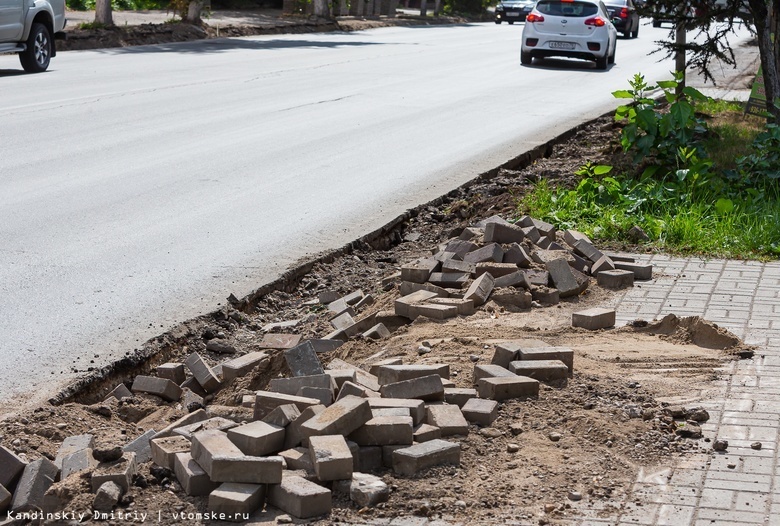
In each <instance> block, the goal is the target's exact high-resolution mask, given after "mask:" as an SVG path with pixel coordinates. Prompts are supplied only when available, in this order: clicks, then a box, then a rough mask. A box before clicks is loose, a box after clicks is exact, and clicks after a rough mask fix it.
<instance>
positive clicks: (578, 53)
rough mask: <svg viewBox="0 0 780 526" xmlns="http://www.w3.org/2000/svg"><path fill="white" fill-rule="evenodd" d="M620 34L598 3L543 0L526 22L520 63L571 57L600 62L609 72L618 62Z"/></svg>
mask: <svg viewBox="0 0 780 526" xmlns="http://www.w3.org/2000/svg"><path fill="white" fill-rule="evenodd" d="M616 47H617V30H616V29H615V26H614V25H613V24H612V21H611V20H610V18H609V14H608V12H607V8H606V7H605V6H604V3H603V2H600V1H598V0H539V2H537V4H536V7H534V9H533V11H531V12H530V13H529V14H528V16H527V17H526V19H525V27H524V28H523V43H522V47H521V51H520V62H521V63H522V64H531V63H532V62H533V59H534V58H545V57H569V58H581V59H585V60H594V61H596V69H601V70H605V69H607V68H608V67H609V64H613V63H614V62H615V48H616Z"/></svg>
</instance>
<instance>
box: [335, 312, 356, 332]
mask: <svg viewBox="0 0 780 526" xmlns="http://www.w3.org/2000/svg"><path fill="white" fill-rule="evenodd" d="M330 324H331V325H332V326H333V328H334V329H337V330H342V331H343V330H346V329H347V327H351V326H353V325H355V319H354V318H353V317H352V313H351V312H342V313H341V314H339V315H338V316H336V317H334V318H332V319H331V320H330Z"/></svg>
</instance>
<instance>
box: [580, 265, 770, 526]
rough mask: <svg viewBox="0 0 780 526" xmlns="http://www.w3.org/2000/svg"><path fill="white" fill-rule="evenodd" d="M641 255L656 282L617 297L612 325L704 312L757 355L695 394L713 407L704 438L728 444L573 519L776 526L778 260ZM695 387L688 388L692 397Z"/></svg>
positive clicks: (644, 478) (620, 524)
mask: <svg viewBox="0 0 780 526" xmlns="http://www.w3.org/2000/svg"><path fill="white" fill-rule="evenodd" d="M638 259H640V260H641V261H643V262H649V263H652V264H653V265H654V275H653V280H652V281H649V282H637V286H635V287H634V288H633V289H628V290H627V291H626V292H624V293H623V294H621V295H618V296H617V297H615V298H614V300H613V305H614V307H615V308H616V310H617V325H618V326H620V325H625V324H626V323H628V322H630V321H632V320H634V319H637V318H641V319H646V320H652V319H655V318H661V317H663V316H665V315H666V314H670V313H673V314H676V315H678V316H702V317H704V318H705V319H707V320H709V321H712V322H714V323H717V324H718V325H720V326H722V327H725V328H727V329H728V330H730V331H731V332H733V333H734V334H736V335H737V336H739V337H740V338H742V339H743V340H744V341H745V342H746V343H748V344H752V345H756V346H758V349H757V351H756V354H755V356H754V358H753V359H748V360H740V361H738V362H733V363H731V364H729V365H727V366H726V367H725V368H724V369H723V370H722V380H720V381H717V382H715V385H714V386H713V390H712V391H708V392H707V393H704V394H705V397H704V399H702V400H701V402H702V403H701V404H700V405H703V406H704V407H705V408H706V409H707V410H708V411H709V413H710V420H709V422H707V423H706V424H704V425H703V426H702V429H703V431H704V434H705V437H711V438H720V439H725V440H728V443H729V447H728V450H727V451H725V452H722V453H721V452H719V453H715V452H711V453H699V454H696V455H694V456H692V457H688V458H687V459H686V460H685V462H684V463H683V464H682V465H680V466H677V467H676V468H674V469H664V470H661V471H658V472H642V473H640V474H639V477H638V479H637V481H636V483H635V485H634V487H633V491H632V495H631V498H630V501H631V502H630V503H628V504H626V505H625V506H624V507H623V508H622V509H621V510H616V511H615V512H614V513H613V514H611V515H612V516H611V517H608V518H605V516H604V510H602V511H597V510H594V511H592V512H586V513H585V516H584V517H582V518H581V519H578V520H574V521H569V523H570V524H578V525H588V524H593V525H604V524H612V525H617V526H628V525H636V524H642V525H674V526H684V525H695V526H741V525H748V524H750V525H762V526H763V525H767V526H774V525H780V466H778V457H777V455H778V426H779V425H780V262H771V263H760V262H755V261H732V260H719V259H712V260H703V259H698V258H688V259H681V258H673V257H669V256H665V255H654V256H645V257H643V256H639V257H638ZM699 395H701V393H691V400H692V401H693V400H696V399H697V398H698V397H699ZM754 442H761V444H762V447H761V449H760V450H756V449H752V448H751V444H753V443H754ZM636 503H641V505H637V504H636ZM589 515H590V516H589ZM599 515H601V517H599Z"/></svg>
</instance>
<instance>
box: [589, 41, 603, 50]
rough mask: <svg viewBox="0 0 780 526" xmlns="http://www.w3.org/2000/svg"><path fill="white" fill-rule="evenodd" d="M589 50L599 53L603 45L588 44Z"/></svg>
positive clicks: (596, 43)
mask: <svg viewBox="0 0 780 526" xmlns="http://www.w3.org/2000/svg"><path fill="white" fill-rule="evenodd" d="M588 49H589V50H590V51H598V50H599V49H601V44H599V43H598V42H588Z"/></svg>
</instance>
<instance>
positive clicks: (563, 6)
mask: <svg viewBox="0 0 780 526" xmlns="http://www.w3.org/2000/svg"><path fill="white" fill-rule="evenodd" d="M536 10H537V11H539V12H540V13H542V14H543V15H550V16H571V17H578V16H593V15H595V14H596V13H598V11H599V8H598V6H597V5H596V4H593V3H591V2H576V1H575V2H561V1H560V0H541V1H540V2H539V3H538V4H536Z"/></svg>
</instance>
